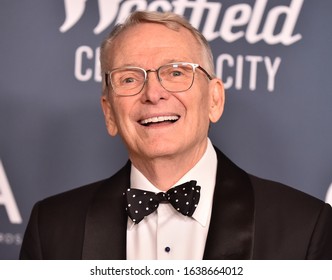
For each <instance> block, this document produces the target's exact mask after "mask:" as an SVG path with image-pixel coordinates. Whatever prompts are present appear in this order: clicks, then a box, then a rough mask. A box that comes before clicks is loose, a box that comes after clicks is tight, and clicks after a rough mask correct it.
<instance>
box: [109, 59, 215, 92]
mask: <svg viewBox="0 0 332 280" xmlns="http://www.w3.org/2000/svg"><path fill="white" fill-rule="evenodd" d="M170 65H184V66H186V65H190V66H191V67H192V70H193V78H192V81H191V84H190V86H189V87H188V88H187V89H184V90H180V91H179V90H177V91H172V90H169V89H167V88H165V87H164V85H163V84H162V80H161V78H160V76H159V74H160V72H159V71H160V69H162V68H163V67H165V66H170ZM120 69H137V70H141V71H142V72H143V73H144V82H143V84H142V87H141V89H140V90H139V91H138V92H137V93H134V94H118V93H116V91H115V90H114V86H113V83H112V79H111V76H112V73H113V72H115V71H118V70H120ZM196 69H199V70H201V71H202V72H203V73H204V74H205V75H206V76H207V77H208V79H209V80H212V79H213V77H212V76H211V75H210V74H209V73H208V72H207V71H206V70H205V69H204V68H203V67H202V66H200V65H199V64H197V63H191V62H172V63H167V64H164V65H161V66H160V67H159V68H157V69H148V70H145V69H143V68H141V67H136V66H126V67H119V68H115V69H112V70H110V71H107V72H105V73H104V78H105V84H106V87H109V86H111V87H112V89H113V90H112V91H113V93H114V94H115V95H117V96H135V95H137V94H140V93H141V92H142V90H143V88H144V86H145V84H146V83H147V81H148V73H150V72H156V73H157V77H158V81H159V83H160V85H161V86H162V87H163V88H164V89H165V90H167V91H168V92H184V91H187V90H189V89H190V88H191V87H192V85H193V83H194V80H195V73H196Z"/></svg>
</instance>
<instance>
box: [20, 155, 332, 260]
mask: <svg viewBox="0 0 332 280" xmlns="http://www.w3.org/2000/svg"><path fill="white" fill-rule="evenodd" d="M216 151H217V156H218V169H217V178H216V186H215V192H214V201H213V209H212V217H211V222H210V228H209V233H208V237H207V242H206V246H205V253H204V259H332V210H331V207H330V206H329V205H328V204H325V203H324V202H322V201H320V200H318V199H316V198H313V197H311V196H309V195H307V194H304V193H302V192H300V191H297V190H295V189H292V188H289V187H287V186H284V185H281V184H279V183H276V182H271V181H267V180H263V179H260V178H257V177H254V176H252V175H249V174H247V173H246V172H244V171H243V170H241V169H240V168H238V167H237V166H236V165H234V164H233V163H232V162H231V161H230V160H229V159H227V158H226V156H224V155H223V154H222V153H221V152H220V151H219V150H218V149H216ZM129 177H130V163H129V162H128V163H127V164H126V166H125V167H123V168H122V169H121V170H120V171H119V172H118V173H116V174H115V175H114V176H112V177H111V178H109V179H106V180H103V181H99V182H96V183H93V184H90V185H87V186H84V187H81V188H78V189H74V190H71V191H69V192H66V193H62V194H59V195H56V196H53V197H50V198H47V199H45V200H43V201H40V202H38V203H37V204H36V205H35V206H34V208H33V210H32V213H31V217H30V221H29V224H28V227H27V229H26V232H25V236H24V240H23V244H22V248H21V253H20V258H21V259H126V229H127V215H126V212H125V202H124V199H123V192H124V190H125V189H126V188H127V187H128V186H129V185H130V184H129ZM203 188H204V186H203Z"/></svg>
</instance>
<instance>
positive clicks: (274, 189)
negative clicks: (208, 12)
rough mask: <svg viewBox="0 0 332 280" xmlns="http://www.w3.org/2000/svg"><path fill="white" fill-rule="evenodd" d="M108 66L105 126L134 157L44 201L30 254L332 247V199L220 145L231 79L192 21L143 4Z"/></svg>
mask: <svg viewBox="0 0 332 280" xmlns="http://www.w3.org/2000/svg"><path fill="white" fill-rule="evenodd" d="M101 67H102V74H103V94H102V98H101V104H102V108H103V112H104V114H105V120H106V126H107V129H108V132H109V134H110V135H112V136H115V135H117V134H119V135H120V136H121V138H122V139H123V141H124V143H125V145H126V147H127V149H128V153H129V159H130V160H129V161H128V163H127V164H126V166H125V167H123V168H122V169H121V170H120V171H119V172H118V173H116V174H115V175H114V176H112V177H111V178H109V179H106V180H103V181H99V182H96V183H93V184H90V185H88V186H84V187H81V188H78V189H75V190H72V191H69V192H66V193H63V194H59V195H57V196H54V197H51V198H47V199H45V200H43V201H41V202H38V203H37V204H36V205H35V207H34V209H33V211H32V214H31V218H30V221H29V225H28V228H27V230H26V234H25V237H24V242H23V245H22V250H21V255H20V257H21V258H23V259H331V258H332V211H331V207H330V206H328V205H327V204H325V203H323V202H322V201H320V200H318V199H316V198H313V197H311V196H309V195H307V194H304V193H301V192H299V191H297V190H294V189H291V188H289V187H286V186H283V185H281V184H279V183H276V182H271V181H267V180H263V179H260V178H257V177H255V176H252V175H250V174H247V173H246V172H244V171H243V170H241V169H240V168H239V167H237V166H236V165H234V164H233V163H232V162H231V161H230V160H229V159H227V158H226V157H225V155H223V154H222V153H221V152H220V151H219V150H218V149H217V148H216V147H214V146H213V145H212V144H211V142H210V140H209V138H208V130H209V126H210V123H211V122H212V123H213V122H217V121H218V120H219V118H220V117H221V115H222V113H223V106H224V99H225V97H224V89H223V84H222V81H221V80H220V79H218V78H216V77H215V76H214V70H213V59H212V54H211V50H210V47H209V45H208V43H207V41H206V40H205V38H204V37H203V36H202V35H201V34H200V33H199V32H198V31H197V30H196V29H194V28H193V27H192V26H191V25H190V24H189V23H188V22H187V21H186V20H184V19H183V18H181V17H179V16H177V15H175V14H172V13H154V12H135V13H133V14H132V15H131V16H130V17H129V18H128V19H127V21H126V22H125V23H124V24H122V25H119V26H116V27H115V29H114V30H113V32H112V33H111V34H110V36H109V37H108V38H107V39H106V40H105V41H104V42H103V44H102V47H101Z"/></svg>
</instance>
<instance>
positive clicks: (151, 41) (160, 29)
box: [102, 23, 223, 164]
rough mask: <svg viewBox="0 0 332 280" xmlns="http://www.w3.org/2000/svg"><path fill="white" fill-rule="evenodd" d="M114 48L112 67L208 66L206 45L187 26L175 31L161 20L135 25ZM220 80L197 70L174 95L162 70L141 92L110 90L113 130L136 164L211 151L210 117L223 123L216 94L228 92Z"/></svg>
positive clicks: (107, 106)
mask: <svg viewBox="0 0 332 280" xmlns="http://www.w3.org/2000/svg"><path fill="white" fill-rule="evenodd" d="M108 52H109V55H108V63H107V64H108V65H111V67H112V68H111V69H108V70H112V69H115V68H120V67H125V66H137V67H141V68H143V69H146V70H148V69H157V68H159V67H160V66H162V65H165V64H168V63H171V62H191V63H198V64H200V65H201V66H202V67H203V68H204V67H206V66H205V64H204V57H203V51H202V48H201V46H200V44H199V43H198V42H197V41H196V39H195V38H194V37H193V35H192V34H191V33H190V32H189V31H188V30H187V29H185V28H180V30H179V31H175V30H172V29H169V28H167V27H165V26H163V25H161V24H155V23H141V24H139V25H136V26H134V27H131V28H129V29H128V30H126V31H125V32H124V33H122V34H120V35H119V36H118V37H117V38H116V39H115V41H114V43H113V44H112V46H111V47H110V49H109V50H108ZM216 80H217V79H213V80H212V81H209V80H208V78H207V76H206V75H205V74H204V73H203V72H202V71H200V70H198V69H197V70H196V72H195V78H194V83H193V85H192V87H191V88H190V89H189V90H187V91H184V92H175V93H174V92H172V93H171V92H168V91H167V90H165V89H164V88H163V87H162V86H161V84H160V83H159V81H158V79H157V74H156V72H149V73H148V81H147V83H146V84H145V86H144V88H143V90H142V91H141V92H140V93H139V94H137V95H134V96H125V97H124V96H117V95H115V94H114V93H113V92H112V88H110V89H109V93H108V95H107V96H103V97H102V106H103V110H104V114H105V119H106V125H107V128H108V131H109V133H110V134H111V135H113V136H114V135H116V134H117V133H119V134H120V136H121V137H122V139H123V140H124V142H125V144H126V146H127V148H128V151H129V157H130V159H131V160H132V162H133V163H134V164H135V162H138V161H140V162H144V161H150V160H153V159H157V158H170V159H172V158H175V157H181V158H183V159H184V161H185V160H186V159H189V160H193V161H195V157H199V156H201V155H202V153H203V152H204V151H205V148H206V144H207V134H208V129H209V123H210V121H212V122H215V121H217V120H218V119H219V117H220V115H221V112H222V109H220V108H219V111H218V113H216V112H215V107H216V106H219V107H220V104H219V105H216V104H215V103H216V102H215V96H214V95H216V91H218V90H219V91H220V90H222V84H221V82H220V81H216ZM216 84H217V85H216ZM218 94H219V97H220V96H221V95H220V92H219V93H218ZM222 94H223V92H222ZM222 97H223V95H222ZM188 164H192V163H191V162H190V163H188Z"/></svg>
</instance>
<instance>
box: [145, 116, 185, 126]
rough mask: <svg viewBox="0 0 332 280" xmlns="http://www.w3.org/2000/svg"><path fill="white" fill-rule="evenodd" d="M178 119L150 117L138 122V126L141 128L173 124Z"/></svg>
mask: <svg viewBox="0 0 332 280" xmlns="http://www.w3.org/2000/svg"><path fill="white" fill-rule="evenodd" d="M179 119H180V116H178V115H172V116H158V117H151V118H147V119H142V120H140V121H139V124H141V125H143V126H151V125H159V124H167V123H175V122H177V121H178V120H179Z"/></svg>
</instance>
